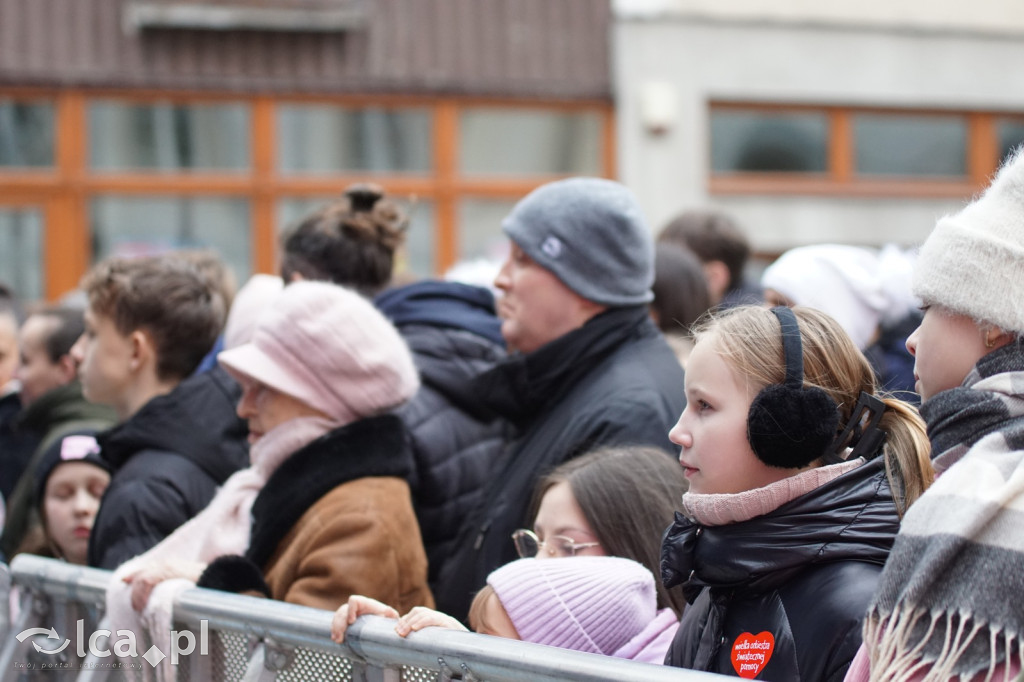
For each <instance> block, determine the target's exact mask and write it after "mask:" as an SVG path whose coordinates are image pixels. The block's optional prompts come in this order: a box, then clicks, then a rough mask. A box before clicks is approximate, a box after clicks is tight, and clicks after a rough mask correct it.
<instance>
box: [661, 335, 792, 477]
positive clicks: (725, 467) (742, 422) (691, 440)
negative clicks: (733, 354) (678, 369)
mask: <svg viewBox="0 0 1024 682" xmlns="http://www.w3.org/2000/svg"><path fill="white" fill-rule="evenodd" d="M685 382H686V409H685V410H683V413H682V414H681V415H680V416H679V421H678V422H677V423H676V425H675V427H673V428H672V430H671V431H670V432H669V434H668V435H669V439H670V440H671V441H672V442H673V443H675V444H677V445H680V446H681V450H680V452H679V463H680V464H682V465H683V468H684V469H685V470H686V478H687V479H688V480H689V481H690V492H692V493H701V494H707V493H740V492H744V491H747V490H753V489H754V488H760V487H762V486H766V485H768V484H770V483H774V482H776V481H780V480H782V479H784V478H787V477H789V476H792V475H793V474H794V473H797V471H798V470H796V469H780V468H778V467H770V466H768V465H767V464H765V463H764V462H762V461H761V460H760V459H758V458H757V455H755V454H754V451H753V450H752V449H751V448H750V442H749V441H748V440H747V414H748V412H749V411H750V403H751V402H752V401H753V399H754V396H755V395H756V394H757V392H756V391H755V390H754V389H753V388H752V387H749V386H748V385H747V383H746V382H745V381H743V378H742V377H740V376H738V375H737V373H736V372H735V371H734V370H733V368H732V366H730V365H729V364H728V363H726V361H725V360H724V359H723V358H722V356H721V355H719V354H718V352H717V350H716V348H715V340H714V338H713V337H712V338H704V339H701V340H700V341H699V342H698V343H697V345H695V346H694V348H693V352H692V353H691V354H690V359H689V361H688V362H687V365H686V379H685Z"/></svg>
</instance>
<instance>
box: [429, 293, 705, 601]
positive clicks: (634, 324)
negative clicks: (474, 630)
mask: <svg viewBox="0 0 1024 682" xmlns="http://www.w3.org/2000/svg"><path fill="white" fill-rule="evenodd" d="M474 389H475V390H476V391H477V392H478V395H479V405H480V406H481V407H486V408H489V409H490V410H492V411H493V412H494V413H496V414H498V415H501V416H502V417H504V418H506V419H507V420H509V422H510V423H511V424H512V425H513V427H514V428H515V429H516V433H515V436H514V438H513V439H511V440H510V442H509V443H508V445H507V446H506V448H505V451H504V452H503V453H502V455H501V460H500V462H499V463H498V467H497V468H496V469H495V471H494V472H493V474H492V476H491V477H490V480H489V484H488V486H487V489H486V491H485V493H484V495H483V497H482V499H481V503H480V506H479V507H478V508H477V510H476V511H475V512H474V514H473V515H472V516H471V517H470V518H468V520H467V522H466V523H465V525H464V526H463V528H462V532H461V533H460V536H459V540H458V542H457V543H456V546H455V548H454V552H455V553H454V555H453V556H452V558H451V559H450V561H449V563H448V566H447V568H446V570H445V571H444V575H442V576H441V579H440V581H439V583H438V585H437V589H436V590H435V592H434V597H435V599H436V600H437V604H438V608H439V609H440V610H442V611H444V612H445V613H449V614H451V615H453V616H455V617H457V618H465V617H466V614H467V611H468V609H469V603H470V601H471V599H472V596H473V594H474V593H475V592H476V591H477V590H479V589H480V588H481V587H483V585H484V583H485V581H486V578H487V575H488V574H489V573H490V572H491V571H493V570H494V569H495V568H498V567H499V566H501V565H503V564H505V563H508V562H509V561H511V560H513V559H515V557H516V554H515V548H514V546H513V543H512V540H511V534H512V531H514V530H515V529H516V528H520V527H522V526H524V525H526V524H527V523H529V519H528V518H527V515H528V513H529V505H530V501H531V499H532V496H533V492H534V487H535V486H536V483H537V480H538V479H539V478H540V477H541V476H543V475H544V474H546V473H547V472H549V471H550V470H551V469H553V468H555V467H557V466H558V465H559V464H562V463H563V462H565V461H567V460H569V459H572V458H573V457H576V456H578V455H581V454H584V453H586V452H588V451H589V450H592V449H594V448H595V447H598V446H613V445H627V444H642V445H653V446H656V447H661V448H663V449H665V450H666V455H665V456H666V457H668V456H670V455H669V454H667V453H669V452H672V451H673V450H675V448H674V446H673V445H672V444H671V442H670V441H669V440H668V431H669V429H670V428H671V427H672V425H673V424H674V423H675V422H676V420H677V419H678V418H679V414H680V413H681V412H682V411H683V407H685V403H686V399H685V397H684V392H683V369H682V367H681V366H680V365H679V362H678V360H676V357H675V355H674V354H673V353H672V350H671V349H670V348H669V347H668V344H667V343H666V342H665V339H664V338H663V337H662V335H661V332H659V331H658V329H657V327H655V326H654V324H653V323H652V322H651V321H650V319H649V318H648V315H647V309H646V306H632V307H628V308H615V309H610V310H608V311H606V312H604V313H602V314H600V315H598V316H596V317H594V318H592V319H591V320H589V321H588V322H587V323H586V324H585V325H583V326H582V327H581V328H579V329H575V330H573V331H571V332H569V333H568V334H565V335H564V336H562V337H560V338H558V339H555V340H554V341H552V342H550V343H548V344H546V345H545V346H542V347H541V348H539V349H538V350H536V351H534V352H533V353H529V354H527V355H518V356H514V357H510V358H509V359H508V360H506V361H505V362H503V363H501V364H500V365H498V366H497V367H496V368H495V369H493V370H491V371H490V372H487V373H486V374H484V375H482V376H480V377H478V379H476V380H475V381H474Z"/></svg>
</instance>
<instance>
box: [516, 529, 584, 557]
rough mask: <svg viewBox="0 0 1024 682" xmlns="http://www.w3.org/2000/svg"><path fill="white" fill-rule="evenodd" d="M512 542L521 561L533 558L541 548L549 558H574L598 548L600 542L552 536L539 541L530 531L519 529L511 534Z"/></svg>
mask: <svg viewBox="0 0 1024 682" xmlns="http://www.w3.org/2000/svg"><path fill="white" fill-rule="evenodd" d="M512 542H514V543H515V545H516V552H517V553H518V554H519V557H520V558H521V559H528V558H530V557H535V556H537V554H539V553H540V548H541V547H543V548H544V551H545V553H546V554H547V555H548V556H551V557H567V556H576V552H578V551H579V550H581V549H589V548H590V547H600V546H601V543H600V542H576V541H575V540H573V539H572V538H567V537H565V536H564V535H552V536H551V537H550V538H548V539H547V540H541V539H540V538H538V537H537V534H536V533H534V532H533V531H532V530H527V529H525V528H520V529H519V530H517V531H516V532H514V533H512Z"/></svg>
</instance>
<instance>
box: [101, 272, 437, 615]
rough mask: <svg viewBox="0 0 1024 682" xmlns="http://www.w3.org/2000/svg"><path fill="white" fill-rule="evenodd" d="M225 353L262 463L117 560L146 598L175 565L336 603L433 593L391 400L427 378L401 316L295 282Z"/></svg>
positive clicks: (333, 289) (294, 599) (413, 599)
mask: <svg viewBox="0 0 1024 682" xmlns="http://www.w3.org/2000/svg"><path fill="white" fill-rule="evenodd" d="M218 360H219V362H220V364H221V365H222V366H223V367H224V368H225V369H226V370H227V371H228V372H229V373H231V375H232V376H234V377H235V379H237V380H238V381H239V383H240V384H241V385H242V387H243V394H242V398H241V400H240V402H239V404H238V414H239V416H241V417H242V418H243V419H246V420H247V421H248V424H249V443H250V446H251V447H250V458H251V462H252V464H251V466H250V467H249V468H248V469H244V470H242V471H240V472H238V473H237V474H235V475H234V476H232V477H231V478H230V479H228V481H227V482H226V483H225V484H224V486H223V487H222V488H221V490H220V491H219V492H218V494H217V496H216V497H215V498H214V500H213V501H212V502H211V503H210V505H209V507H207V508H206V509H205V510H204V511H203V512H202V513H200V515H199V516H197V517H196V518H194V519H192V520H191V521H190V522H188V523H187V524H185V525H184V526H182V527H181V528H180V529H179V530H178V531H176V532H175V533H174V534H173V535H171V536H170V537H168V538H167V539H166V540H165V541H164V542H162V543H161V544H160V545H158V546H157V547H155V548H154V549H153V550H151V551H150V552H148V553H147V554H144V555H142V556H141V557H138V558H137V559H135V560H133V561H132V562H129V564H126V565H125V566H124V567H122V568H121V569H120V570H119V572H118V574H119V576H120V577H121V578H122V580H124V582H126V583H128V584H130V585H131V591H132V595H131V601H132V606H133V607H134V608H135V610H141V609H143V608H144V607H146V605H147V602H148V601H150V594H151V591H152V590H153V589H154V587H155V586H157V585H158V584H160V583H161V582H162V581H163V580H165V579H167V578H172V577H174V578H181V577H184V578H188V579H190V580H192V581H197V582H198V585H199V586H201V587H210V588H215V589H222V590H228V591H233V592H257V593H263V594H265V595H267V596H269V597H272V598H274V599H279V600H282V601H287V602H291V603H295V604H302V605H305V606H311V607H315V608H321V609H329V610H333V609H336V608H337V607H338V606H339V604H343V603H344V602H345V601H346V600H347V599H348V597H349V595H352V594H366V595H370V596H372V597H375V598H377V599H381V600H385V601H387V602H389V603H394V604H397V605H399V606H400V607H401V608H403V609H406V610H407V609H411V608H412V607H414V606H418V605H425V606H431V605H433V598H432V596H431V593H430V590H429V588H428V587H427V560H426V555H425V553H424V550H423V545H422V541H421V540H420V531H419V526H418V524H417V522H416V516H415V514H414V513H413V508H412V502H411V498H410V493H409V486H408V484H407V483H406V481H405V477H406V476H407V475H408V473H409V472H410V470H411V466H412V461H411V455H410V453H409V450H408V446H407V444H406V438H405V432H404V429H403V427H402V422H401V420H400V419H399V418H398V417H397V416H395V415H394V414H393V413H392V411H393V410H394V408H396V407H397V406H399V405H401V404H402V403H404V402H405V401H406V400H408V399H409V398H410V397H411V396H412V395H413V394H414V393H415V391H416V389H417V388H418V385H419V380H418V378H417V374H416V369H415V366H414V365H413V361H412V357H411V356H410V353H409V350H408V348H407V347H406V344H405V342H404V341H402V339H401V337H400V336H399V335H398V333H397V331H396V330H395V329H394V327H393V326H392V325H391V324H390V323H389V322H388V321H387V320H386V319H385V318H384V317H383V316H382V315H381V314H380V313H378V312H377V311H376V309H374V307H373V306H372V305H371V304H370V303H369V302H368V301H366V300H365V299H364V298H362V297H361V296H359V295H358V294H356V293H354V292H352V291H350V290H348V289H345V288H342V287H339V286H336V285H333V284H327V283H322V282H298V283H296V284H293V285H291V286H289V287H286V288H285V289H284V290H283V292H282V293H280V294H279V296H278V297H277V298H276V300H274V302H273V304H272V305H271V307H270V308H268V309H267V310H266V311H265V312H264V313H263V314H262V315H261V316H260V317H259V320H258V321H257V323H256V326H255V329H254V331H253V333H252V337H251V340H250V341H249V342H248V343H245V344H243V345H241V346H238V347H236V348H232V349H230V350H226V351H224V352H222V353H221V354H220V355H219V356H218Z"/></svg>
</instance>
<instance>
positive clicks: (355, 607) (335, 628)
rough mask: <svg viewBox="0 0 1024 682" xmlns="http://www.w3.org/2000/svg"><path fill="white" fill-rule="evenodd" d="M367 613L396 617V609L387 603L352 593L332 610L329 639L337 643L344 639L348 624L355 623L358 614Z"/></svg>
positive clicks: (363, 614)
mask: <svg viewBox="0 0 1024 682" xmlns="http://www.w3.org/2000/svg"><path fill="white" fill-rule="evenodd" d="M367 614H369V615H372V616H384V617H385V618H398V611H396V610H394V609H393V608H391V607H390V606H388V605H387V604H385V603H383V602H379V601H377V600H376V599H370V598H369V597H364V596H362V595H358V594H353V595H352V596H351V597H349V598H348V603H347V604H344V605H342V606H341V607H340V608H339V609H338V610H337V611H335V612H334V617H333V618H332V619H331V639H333V640H334V641H335V642H338V643H339V644H340V643H341V642H343V641H345V631H346V630H347V629H348V626H349V625H352V624H353V623H355V622H356V619H357V618H359V616H365V615H367Z"/></svg>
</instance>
